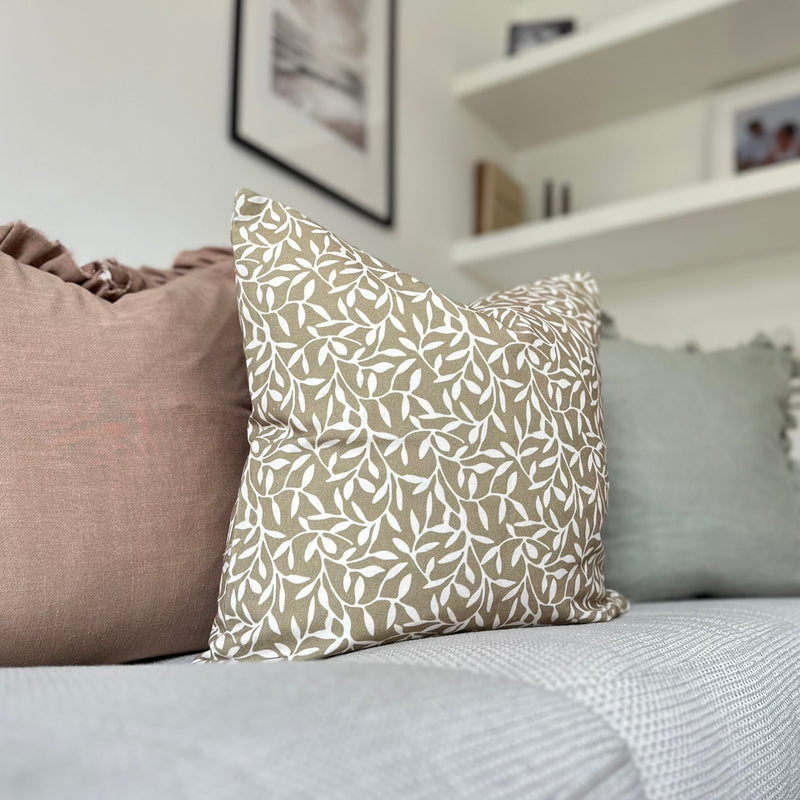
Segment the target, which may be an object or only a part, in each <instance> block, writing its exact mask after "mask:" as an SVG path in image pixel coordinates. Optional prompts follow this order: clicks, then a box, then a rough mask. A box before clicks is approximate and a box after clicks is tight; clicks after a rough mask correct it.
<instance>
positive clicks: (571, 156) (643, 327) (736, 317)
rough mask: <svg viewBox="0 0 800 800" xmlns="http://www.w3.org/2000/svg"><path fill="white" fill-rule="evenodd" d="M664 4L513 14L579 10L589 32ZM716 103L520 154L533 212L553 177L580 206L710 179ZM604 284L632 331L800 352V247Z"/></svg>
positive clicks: (675, 340)
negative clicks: (773, 343) (756, 341)
mask: <svg viewBox="0 0 800 800" xmlns="http://www.w3.org/2000/svg"><path fill="white" fill-rule="evenodd" d="M664 1H665V0H607V2H605V1H604V2H598V1H597V0H516V1H515V3H514V6H513V9H512V15H513V16H514V17H515V18H517V19H528V20H534V19H547V18H548V17H557V16H573V17H575V18H576V19H577V20H578V26H579V28H583V29H586V28H588V27H593V26H595V25H599V24H602V23H603V22H604V21H607V20H608V19H609V18H610V17H611V16H613V15H615V14H618V13H619V14H621V13H636V11H637V10H638V9H640V8H642V7H644V6H646V5H651V4H653V3H658V2H664ZM620 91H624V87H620ZM710 101H711V98H710V97H700V98H696V99H693V100H690V101H687V102H684V103H681V104H679V105H675V106H672V107H670V108H665V109H659V110H658V111H655V112H653V113H648V114H645V115H642V116H640V117H637V118H635V119H628V120H623V121H621V122H618V123H615V124H613V125H609V126H605V127H602V128H598V129H595V130H590V131H584V132H582V133H580V134H578V135H575V136H570V137H564V138H562V139H560V140H557V141H554V142H550V143H546V144H544V145H542V146H539V147H535V148H530V149H528V150H523V151H520V152H519V153H518V154H517V156H516V160H515V163H514V169H515V172H516V174H517V175H518V177H519V178H520V179H521V180H522V181H523V182H524V183H525V185H526V186H527V187H528V194H529V208H530V209H531V211H532V212H533V215H534V216H535V217H537V216H541V194H542V183H543V181H544V180H545V179H547V178H550V179H555V180H557V181H568V182H570V183H571V184H572V190H573V191H572V195H573V203H574V208H575V209H576V210H580V209H585V208H591V207H593V206H598V205H602V204H604V203H613V202H614V201H618V200H623V199H627V198H632V197H636V196H639V195H645V194H649V193H652V192H658V191H663V190H666V189H670V188H674V187H678V186H682V185H686V184H691V183H695V182H698V181H703V180H707V179H708V178H709V175H710V165H709V146H708V127H709V121H710V115H709V109H710ZM708 234H709V236H724V235H725V232H724V231H718V230H709V232H708ZM600 288H601V292H602V299H603V304H604V306H605V307H606V308H607V309H608V310H609V312H610V313H612V315H613V316H614V317H615V318H616V320H617V323H618V327H619V329H620V331H621V332H622V333H623V334H624V335H626V336H630V337H631V338H635V339H639V340H642V341H647V342H653V343H661V344H682V343H685V342H686V341H688V340H693V341H696V342H698V343H699V344H701V345H702V346H704V347H722V346H728V345H734V344H738V343H740V342H744V341H748V340H750V339H752V338H753V336H754V335H755V334H756V333H758V332H766V333H769V334H771V335H774V336H777V337H778V338H779V339H780V340H781V341H785V342H787V341H791V342H793V343H794V345H795V347H796V349H797V351H798V352H800V251H797V252H791V253H781V254H776V255H770V256H768V257H764V258H760V259H757V260H751V261H742V262H738V263H729V264H714V265H706V266H696V267H693V268H692V269H685V270H679V271H667V272H663V273H647V274H646V275H644V276H642V277H641V278H635V277H634V278H626V279H625V280H603V281H602V282H601V287H600Z"/></svg>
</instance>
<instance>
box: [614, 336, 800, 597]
mask: <svg viewBox="0 0 800 800" xmlns="http://www.w3.org/2000/svg"><path fill="white" fill-rule="evenodd" d="M600 364H601V369H602V377H603V389H602V393H603V407H604V415H605V432H606V444H607V447H608V469H609V479H610V492H609V511H608V518H607V521H606V523H605V526H604V527H603V532H602V535H603V543H604V547H605V553H606V567H605V572H606V580H607V581H608V584H609V585H610V586H614V587H615V588H617V589H619V590H620V591H622V592H624V593H625V594H626V595H628V596H629V597H631V598H632V599H636V600H665V599H680V598H689V597H698V596H704V595H711V596H715V597H725V596H748V595H749V596H755V595H797V594H800V495H799V494H798V482H797V476H796V474H795V473H794V472H793V471H792V470H791V468H790V466H789V461H788V459H787V454H786V446H787V443H786V436H785V433H786V427H787V424H788V414H787V403H788V395H789V381H790V375H791V369H792V363H791V358H790V356H789V355H788V354H787V353H785V352H782V351H780V350H776V349H773V348H767V347H763V346H756V345H751V346H748V347H741V348H738V349H735V350H727V351H720V352H715V353H696V352H688V351H673V350H665V349H663V348H660V347H654V346H647V345H641V344H635V343H633V342H628V341H624V340H621V339H614V338H611V339H609V338H606V339H604V340H603V341H602V345H601V349H600Z"/></svg>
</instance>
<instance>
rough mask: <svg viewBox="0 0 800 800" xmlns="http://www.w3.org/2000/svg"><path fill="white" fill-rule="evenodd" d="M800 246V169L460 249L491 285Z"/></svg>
mask: <svg viewBox="0 0 800 800" xmlns="http://www.w3.org/2000/svg"><path fill="white" fill-rule="evenodd" d="M795 248H800V164H798V165H788V166H786V165H783V166H778V167H769V168H765V169H763V170H761V171H758V172H753V173H750V174H747V175H742V176H737V177H733V178H727V179H725V180H719V181H713V182H709V183H699V184H694V185H692V186H688V187H685V188H681V189H675V190H672V191H669V192H663V193H659V194H657V195H651V196H648V197H642V198H637V199H634V200H629V201H626V202H624V203H618V204H614V205H609V206H603V207H599V208H596V209H593V210H590V211H585V212H582V213H577V214H574V215H572V216H569V217H562V218H560V219H554V220H547V221H542V222H532V223H528V224H525V225H520V226H518V227H515V228H512V229H508V230H505V231H498V232H496V233H489V234H484V235H483V236H476V237H472V238H470V239H466V240H463V241H461V242H458V243H456V245H455V247H454V252H453V256H454V260H455V262H456V264H457V265H458V266H459V267H461V268H463V269H467V270H468V271H470V272H471V273H473V274H474V275H475V276H476V277H477V278H478V279H479V280H481V282H482V283H484V284H485V285H487V286H491V287H496V288H499V287H507V286H512V285H514V284H518V283H525V282H526V281H530V280H531V279H536V278H541V277H546V276H548V275H556V274H559V273H563V272H576V271H585V272H591V273H592V274H594V275H595V276H596V277H622V276H626V275H633V274H642V273H644V272H646V271H649V270H658V269H665V268H680V267H688V266H692V265H695V264H710V263H715V262H716V263H718V262H721V261H726V260H733V259H740V258H742V259H743V258H748V257H751V256H757V255H760V254H764V253H771V252H781V251H786V250H791V249H795Z"/></svg>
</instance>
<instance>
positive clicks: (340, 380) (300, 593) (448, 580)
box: [205, 191, 625, 659]
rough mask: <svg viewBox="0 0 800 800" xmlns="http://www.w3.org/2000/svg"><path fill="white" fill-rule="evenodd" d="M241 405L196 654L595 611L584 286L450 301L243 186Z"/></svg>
mask: <svg viewBox="0 0 800 800" xmlns="http://www.w3.org/2000/svg"><path fill="white" fill-rule="evenodd" d="M232 241H233V244H234V252H235V255H236V268H237V282H238V289H239V307H240V314H241V320H242V327H243V331H244V340H245V353H246V357H247V366H248V375H249V381H250V392H251V396H252V404H253V413H252V416H251V419H250V430H249V438H250V457H249V460H248V462H247V466H246V468H245V472H244V476H243V479H242V485H241V489H240V493H239V499H238V502H237V505H236V511H235V515H234V520H233V523H232V527H231V532H230V537H229V542H228V548H227V553H226V557H225V564H224V567H223V576H222V584H221V592H220V601H219V611H218V614H217V618H216V621H215V624H214V629H213V631H212V635H211V639H210V650H209V652H208V653H207V654H206V655H205V658H206V659H225V658H244V657H256V658H265V659H268V658H280V657H283V658H298V659H304V658H318V657H321V656H325V655H331V654H335V653H341V652H345V651H348V650H353V649H358V648H361V647H366V646H369V645H374V644H378V643H381V642H389V641H396V640H399V639H406V638H410V637H417V636H424V635H432V634H443V633H454V632H458V631H466V630H477V629H483V628H499V627H503V626H519V625H537V624H548V623H567V622H592V621H598V620H606V619H610V618H611V617H614V616H616V615H617V614H619V613H620V612H621V611H622V610H623V609H624V607H625V601H624V599H623V598H622V597H621V596H620V595H618V594H616V593H615V592H610V591H606V589H605V585H604V582H603V574H602V547H601V543H600V537H599V532H600V527H601V525H602V523H603V519H604V516H605V502H606V470H605V457H604V445H603V431H602V424H601V412H600V403H599V382H598V372H597V360H596V352H597V332H598V311H597V306H596V298H595V285H594V282H593V281H592V280H591V279H590V278H588V277H586V276H575V277H565V278H559V279H555V280H552V281H543V282H541V283H539V284H537V285H535V286H533V287H529V288H525V289H519V290H516V291H512V292H508V293H504V294H500V295H497V296H495V297H493V298H490V299H488V300H486V301H483V302H482V303H481V304H480V307H478V308H474V309H471V308H467V307H465V306H463V305H460V304H458V303H454V302H452V301H450V300H448V299H447V298H445V297H443V296H442V295H440V294H438V293H437V292H435V291H434V290H433V289H431V288H430V287H428V286H426V285H425V284H423V283H421V282H420V281H418V280H415V279H414V278H411V277H409V276H408V275H404V274H403V273H401V272H398V271H396V270H394V269H393V268H392V267H390V266H388V265H387V264H385V263H383V262H382V261H380V260H378V259H376V258H373V257H372V256H370V255H368V254H367V253H364V252H362V251H360V250H357V249H355V248H354V247H352V246H350V245H349V244H347V243H346V242H344V241H342V240H341V239H339V238H338V237H336V236H335V235H333V234H332V233H330V232H329V231H327V230H325V229H324V228H322V227H320V226H319V225H317V224H316V223H314V222H312V221H310V220H308V219H306V218H305V217H303V216H302V215H301V214H298V213H297V212H296V211H293V210H291V209H289V208H286V207H285V206H282V205H281V204H280V203H277V202H274V201H271V200H269V199H267V198H265V197H260V196H258V195H255V194H253V193H251V192H247V191H244V192H242V193H240V194H239V196H238V197H237V199H236V208H235V212H234V219H233V230H232Z"/></svg>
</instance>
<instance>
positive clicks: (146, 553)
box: [0, 223, 250, 665]
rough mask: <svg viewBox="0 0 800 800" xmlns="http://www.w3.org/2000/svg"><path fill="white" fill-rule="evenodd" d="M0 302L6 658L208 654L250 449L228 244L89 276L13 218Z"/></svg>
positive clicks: (0, 591) (1, 593)
mask: <svg viewBox="0 0 800 800" xmlns="http://www.w3.org/2000/svg"><path fill="white" fill-rule="evenodd" d="M0 298H2V299H0V304H1V306H2V307H1V308H0V365H2V366H1V367H0V372H1V373H2V379H0V413H2V425H0V608H2V613H0V665H24V664H75V663H107V662H118V661H127V660H133V659H139V658H146V657H150V656H157V655H166V654H170V653H178V652H185V651H189V650H198V649H201V648H202V647H203V646H204V645H205V643H206V641H207V638H208V632H209V629H210V627H211V622H212V619H213V616H214V611H215V607H216V594H217V588H218V584H219V575H220V564H221V561H222V553H223V550H224V546H225V536H226V532H227V526H228V520H229V517H230V512H231V509H232V506H233V503H234V500H235V498H236V491H237V487H238V482H239V477H240V474H241V469H242V465H243V463H244V459H245V456H246V451H247V437H246V426H247V417H248V413H249V408H250V402H249V396H248V391H247V376H246V371H245V366H244V358H243V353H242V344H241V334H240V331H239V323H238V319H237V312H236V303H235V285H234V279H233V259H232V257H231V254H230V251H226V250H221V249H219V250H218V249H205V250H199V251H194V252H186V253H182V254H181V255H180V256H179V257H178V260H177V262H176V265H175V267H174V268H173V269H172V270H169V271H157V270H148V269H145V270H141V271H139V270H131V269H129V268H127V267H123V266H122V265H119V264H117V263H116V262H113V261H106V262H93V264H90V265H87V266H84V267H79V266H78V265H77V264H76V263H75V261H74V259H73V258H72V257H71V255H70V254H69V252H68V251H67V250H66V249H65V248H64V247H63V246H61V245H59V244H57V243H54V242H51V241H49V240H47V239H46V238H45V237H44V236H42V235H41V234H39V233H38V232H36V231H33V230H32V229H30V228H27V227H26V226H24V225H21V224H20V223H16V224H15V225H13V226H6V227H4V228H0ZM105 298H109V299H113V300H115V302H109V299H105Z"/></svg>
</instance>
